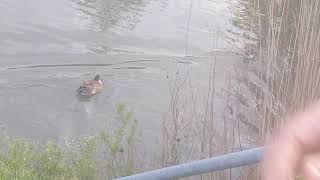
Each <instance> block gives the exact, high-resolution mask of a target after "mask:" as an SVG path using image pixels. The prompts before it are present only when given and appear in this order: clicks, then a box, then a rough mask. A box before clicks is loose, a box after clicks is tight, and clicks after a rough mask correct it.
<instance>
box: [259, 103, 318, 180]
mask: <svg viewBox="0 0 320 180" xmlns="http://www.w3.org/2000/svg"><path fill="white" fill-rule="evenodd" d="M319 119H320V105H319V104H316V105H313V106H312V107H310V108H308V110H306V111H304V112H299V113H296V114H295V115H294V116H293V117H291V118H289V123H288V124H287V125H286V126H285V127H284V128H282V129H281V131H280V133H279V135H278V136H277V137H276V138H275V140H274V141H273V142H271V143H270V144H271V146H270V148H269V149H267V150H266V152H265V154H264V157H263V168H264V169H263V174H262V175H263V179H264V180H271V179H283V180H289V179H291V178H292V177H293V176H294V175H295V172H296V170H297V168H298V167H299V164H301V163H300V162H301V160H302V157H303V154H305V153H309V152H314V151H316V150H319V147H320V141H319V140H318V139H319V137H320V121H319Z"/></svg>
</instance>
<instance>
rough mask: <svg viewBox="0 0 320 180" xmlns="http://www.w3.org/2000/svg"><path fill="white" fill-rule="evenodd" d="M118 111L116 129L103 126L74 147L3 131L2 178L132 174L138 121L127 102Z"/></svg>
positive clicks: (56, 179) (61, 179)
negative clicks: (7, 134)
mask: <svg viewBox="0 0 320 180" xmlns="http://www.w3.org/2000/svg"><path fill="white" fill-rule="evenodd" d="M116 111H117V116H116V118H115V120H116V122H115V123H116V124H117V127H116V128H115V129H113V130H109V129H102V130H101V131H100V132H99V133H98V134H97V135H96V136H94V137H90V138H87V139H83V140H82V142H80V143H79V144H75V145H72V146H71V147H62V146H60V145H58V144H56V143H53V142H47V143H46V144H40V143H35V142H32V141H29V140H26V139H12V138H10V137H8V136H6V135H2V137H1V152H0V179H1V180H2V179H3V180H8V179H15V180H34V179H39V180H90V179H106V178H110V179H112V178H115V177H121V176H125V175H129V174H132V173H133V172H134V161H135V155H134V152H135V145H136V142H137V136H136V130H137V121H136V120H135V119H134V118H133V114H132V112H130V111H128V110H127V108H126V105H125V104H118V105H117V106H116Z"/></svg>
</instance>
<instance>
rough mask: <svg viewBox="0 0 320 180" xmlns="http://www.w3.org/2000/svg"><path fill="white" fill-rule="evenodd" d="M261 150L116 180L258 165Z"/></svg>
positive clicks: (162, 177) (146, 179) (160, 179)
mask: <svg viewBox="0 0 320 180" xmlns="http://www.w3.org/2000/svg"><path fill="white" fill-rule="evenodd" d="M262 151H263V148H261V147H260V148H254V149H249V150H244V151H240V152H234V153H230V154H225V155H222V156H217V157H213V158H209V159H203V160H197V161H193V162H190V163H185V164H180V165H175V166H170V167H166V168H162V169H157V170H153V171H147V172H144V173H140V174H135V175H131V176H127V177H122V178H118V179H117V180H149V179H152V180H166V179H177V178H183V177H188V176H194V175H199V174H204V173H210V172H213V171H220V170H224V169H230V168H235V167H240V166H247V165H251V164H255V163H258V162H259V161H260V159H261V156H262Z"/></svg>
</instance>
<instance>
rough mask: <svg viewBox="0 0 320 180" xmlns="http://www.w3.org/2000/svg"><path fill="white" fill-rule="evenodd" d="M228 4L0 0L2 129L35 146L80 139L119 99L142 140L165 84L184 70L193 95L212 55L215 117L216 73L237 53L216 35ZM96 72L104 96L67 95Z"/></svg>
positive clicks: (206, 0) (153, 130) (223, 0)
mask: <svg viewBox="0 0 320 180" xmlns="http://www.w3.org/2000/svg"><path fill="white" fill-rule="evenodd" d="M237 3H238V1H236V0H234V1H230V0H54V1H52V0H33V1H32V2H31V1H20V0H0V27H1V28H0V110H1V112H0V120H1V124H2V127H3V128H4V129H6V130H7V131H8V133H9V134H10V135H12V136H15V137H27V138H32V139H37V140H47V139H51V140H58V141H60V140H63V139H65V138H73V137H83V136H90V135H93V134H95V133H96V132H98V130H99V129H100V128H101V127H104V126H106V124H108V121H109V120H110V119H112V117H113V116H114V112H115V104H117V103H119V102H125V103H126V104H127V105H128V107H129V108H130V109H131V110H132V111H133V112H134V115H135V117H136V119H137V120H138V122H139V125H140V129H141V132H142V136H143V137H144V138H145V139H147V141H148V140H149V141H150V142H152V141H153V140H154V139H155V138H157V136H158V135H159V133H160V131H161V128H160V126H161V119H162V116H163V113H165V112H167V109H168V106H169V101H170V93H169V88H168V77H172V75H174V74H176V73H177V72H178V71H177V69H185V68H189V69H190V71H191V75H192V82H193V86H194V87H195V88H196V89H198V90H200V91H199V92H200V93H201V90H203V89H205V88H207V86H208V76H209V71H210V63H211V62H212V55H213V54H214V55H216V57H217V64H216V71H217V72H216V73H217V74H216V88H217V89H218V91H217V94H218V96H217V98H218V101H217V103H218V104H219V103H220V104H221V110H222V109H223V105H222V100H223V97H222V96H221V92H220V96H219V90H222V89H223V87H224V85H225V69H226V68H228V67H230V66H231V65H232V64H233V62H234V61H237V60H238V59H239V55H238V54H237V53H238V51H239V49H237V48H236V47H237V46H236V45H235V44H232V43H229V42H228V41H226V39H225V38H223V36H225V33H226V32H227V30H228V29H230V28H233V26H232V24H231V22H230V19H231V17H232V14H233V12H232V6H234V5H235V4H237ZM97 73H99V74H101V75H102V76H103V82H104V86H105V87H104V90H103V91H102V93H100V94H98V95H96V96H94V97H93V98H91V99H90V100H88V101H81V100H79V98H77V96H76V89H77V88H78V87H79V85H80V83H81V82H82V81H83V80H86V79H92V78H93V77H94V75H95V74H97ZM203 93H204V91H203ZM219 98H220V101H219ZM221 113H223V110H222V111H221ZM217 116H219V113H217ZM221 116H222V115H221Z"/></svg>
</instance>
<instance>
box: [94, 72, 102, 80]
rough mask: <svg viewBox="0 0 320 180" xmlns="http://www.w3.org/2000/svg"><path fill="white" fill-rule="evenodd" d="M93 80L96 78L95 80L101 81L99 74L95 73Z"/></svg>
mask: <svg viewBox="0 0 320 180" xmlns="http://www.w3.org/2000/svg"><path fill="white" fill-rule="evenodd" d="M94 80H96V81H102V77H101V75H99V74H97V75H96V76H95V77H94Z"/></svg>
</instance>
